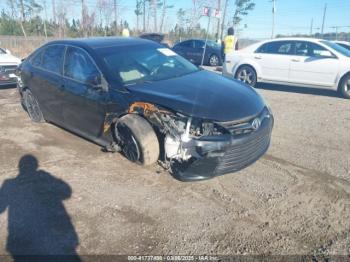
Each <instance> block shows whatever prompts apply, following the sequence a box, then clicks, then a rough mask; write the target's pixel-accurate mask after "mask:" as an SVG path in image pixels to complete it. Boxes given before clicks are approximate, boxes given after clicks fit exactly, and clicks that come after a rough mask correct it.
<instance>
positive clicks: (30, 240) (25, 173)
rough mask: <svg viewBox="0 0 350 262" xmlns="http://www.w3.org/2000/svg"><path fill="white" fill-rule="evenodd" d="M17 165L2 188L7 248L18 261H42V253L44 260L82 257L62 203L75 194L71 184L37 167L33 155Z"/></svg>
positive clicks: (0, 197) (0, 198)
mask: <svg viewBox="0 0 350 262" xmlns="http://www.w3.org/2000/svg"><path fill="white" fill-rule="evenodd" d="M18 168H19V174H18V176H17V177H15V178H13V179H7V180H5V181H4V183H3V184H2V186H1V188H0V214H1V213H3V212H4V211H5V210H6V209H8V237H7V245H6V250H7V251H8V252H9V253H10V254H11V255H12V257H13V258H14V260H15V261H28V260H35V261H38V260H40V261H41V260H42V259H44V258H43V257H42V256H43V255H44V256H45V257H46V258H45V259H44V260H45V261H52V260H61V261H63V260H64V261H67V260H68V261H80V259H79V257H78V255H77V253H76V247H77V246H78V244H79V239H78V235H77V233H76V232H75V229H74V226H73V224H72V221H71V219H70V216H69V214H68V213H67V211H66V209H65V207H64V204H63V200H65V199H68V198H70V196H71V194H72V190H71V188H70V186H69V185H68V184H66V183H65V182H64V181H62V180H60V179H58V178H56V177H54V176H52V175H51V174H49V173H47V172H45V171H43V170H38V161H37V159H36V158H35V157H34V156H32V155H25V156H23V157H22V158H21V159H20V161H19V164H18ZM28 255H30V257H28ZM33 255H34V256H33ZM48 255H49V257H47V256H48ZM52 255H53V256H52ZM61 255H65V256H67V257H65V258H64V259H63V260H62V259H60V258H62V257H60V256H61ZM30 258H32V259H30Z"/></svg>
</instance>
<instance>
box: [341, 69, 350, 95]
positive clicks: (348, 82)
mask: <svg viewBox="0 0 350 262" xmlns="http://www.w3.org/2000/svg"><path fill="white" fill-rule="evenodd" d="M339 93H340V95H341V96H342V97H344V98H347V99H350V74H347V75H346V76H345V77H344V78H343V80H342V81H341V83H340V86H339Z"/></svg>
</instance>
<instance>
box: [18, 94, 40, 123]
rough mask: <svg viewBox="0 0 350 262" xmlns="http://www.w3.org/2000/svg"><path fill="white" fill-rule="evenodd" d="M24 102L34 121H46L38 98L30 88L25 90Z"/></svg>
mask: <svg viewBox="0 0 350 262" xmlns="http://www.w3.org/2000/svg"><path fill="white" fill-rule="evenodd" d="M23 104H24V106H25V109H26V110H27V113H28V115H29V117H30V119H31V120H32V121H33V122H37V123H42V122H45V119H44V116H43V113H42V112H41V109H40V106H39V103H38V100H37V99H36V98H35V97H34V95H33V93H32V92H31V91H30V90H29V89H27V90H25V91H24V93H23Z"/></svg>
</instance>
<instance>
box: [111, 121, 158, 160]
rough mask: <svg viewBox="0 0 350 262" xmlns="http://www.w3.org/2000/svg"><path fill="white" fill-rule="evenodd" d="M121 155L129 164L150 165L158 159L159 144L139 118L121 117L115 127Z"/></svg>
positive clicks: (145, 123) (146, 124) (144, 122)
mask: <svg viewBox="0 0 350 262" xmlns="http://www.w3.org/2000/svg"><path fill="white" fill-rule="evenodd" d="M115 128H116V130H115V136H116V138H117V140H118V144H119V145H120V147H121V149H122V153H123V155H124V156H125V157H126V158H127V159H129V160H130V161H131V162H136V163H139V164H141V165H151V164H154V163H156V162H157V160H158V158H159V142H158V138H157V135H156V133H155V132H154V130H153V128H152V126H151V125H150V124H149V123H148V122H147V121H146V120H145V119H144V118H142V117H141V116H139V115H136V114H129V115H125V116H123V117H122V118H121V119H119V121H118V122H117V124H116V126H115Z"/></svg>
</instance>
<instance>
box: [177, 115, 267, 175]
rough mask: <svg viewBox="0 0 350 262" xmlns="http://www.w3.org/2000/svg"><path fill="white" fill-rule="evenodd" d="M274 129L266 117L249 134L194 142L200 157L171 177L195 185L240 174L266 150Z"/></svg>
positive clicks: (204, 138) (220, 136)
mask: <svg viewBox="0 0 350 262" xmlns="http://www.w3.org/2000/svg"><path fill="white" fill-rule="evenodd" d="M273 125H274V118H273V115H272V114H269V115H268V117H264V118H263V119H262V120H261V125H260V127H259V128H258V129H257V130H255V131H253V132H251V133H249V134H239V135H227V134H226V135H218V136H208V137H201V138H200V139H198V140H196V141H195V147H196V151H197V153H198V155H201V157H200V158H196V159H195V160H193V161H191V162H190V163H189V164H188V165H187V166H186V168H182V169H181V170H176V171H175V172H173V173H172V175H173V176H174V177H175V178H176V179H178V180H180V181H198V180H206V179H210V178H213V177H216V176H220V175H224V174H227V173H233V172H237V171H240V170H242V169H243V168H245V167H247V166H249V165H251V164H253V163H254V162H256V161H257V160H258V159H259V158H260V157H261V156H262V155H263V154H264V153H265V152H266V151H267V150H268V148H269V145H270V141H271V133H272V128H273Z"/></svg>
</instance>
